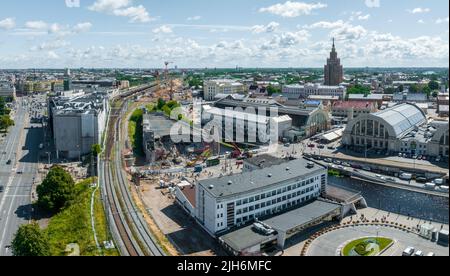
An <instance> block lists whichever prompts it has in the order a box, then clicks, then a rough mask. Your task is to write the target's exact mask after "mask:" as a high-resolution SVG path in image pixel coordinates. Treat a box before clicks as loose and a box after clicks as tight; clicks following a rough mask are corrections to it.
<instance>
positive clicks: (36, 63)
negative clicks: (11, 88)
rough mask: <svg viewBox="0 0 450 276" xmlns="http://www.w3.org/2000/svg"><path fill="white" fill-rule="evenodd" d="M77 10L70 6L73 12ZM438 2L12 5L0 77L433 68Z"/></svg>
mask: <svg viewBox="0 0 450 276" xmlns="http://www.w3.org/2000/svg"><path fill="white" fill-rule="evenodd" d="M78 4H79V5H78ZM448 6H449V2H448V1H447V0H395V1H392V0H318V1H309V0H299V1H295V0H292V1H284V0H227V1H217V0H212V1H211V0H209V1H207V0H164V1H163V0H154V1H151V0H147V1H144V0H67V1H66V0H45V1H35V0H16V1H2V3H1V4H0V68H35V67H42V68H62V67H141V68H142V67H145V68H148V67H162V65H163V62H164V61H166V60H167V61H172V62H174V64H176V65H178V66H179V67H235V66H236V65H238V66H242V67H321V66H323V64H324V62H325V59H326V57H327V55H328V52H329V50H330V47H331V38H332V37H336V40H337V42H336V44H337V49H338V52H339V55H340V57H341V59H342V63H343V64H344V66H346V67H361V66H364V67H365V66H381V67H395V66H407V67H411V66H417V67H418V66H429V67H433V66H442V67H448V59H449V46H448V44H449V32H448V30H449V15H448V9H449V7H448Z"/></svg>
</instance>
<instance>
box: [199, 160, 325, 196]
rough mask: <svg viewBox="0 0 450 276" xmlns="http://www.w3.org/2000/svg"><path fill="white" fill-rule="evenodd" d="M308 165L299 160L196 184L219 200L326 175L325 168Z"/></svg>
mask: <svg viewBox="0 0 450 276" xmlns="http://www.w3.org/2000/svg"><path fill="white" fill-rule="evenodd" d="M308 163H309V161H308V160H306V159H303V158H301V159H297V160H293V161H289V162H286V163H283V164H281V165H276V166H271V167H269V168H265V169H261V170H255V171H252V172H246V173H242V174H236V175H231V176H224V177H220V178H212V179H205V180H200V181H199V183H198V184H199V185H200V186H202V187H203V188H204V189H205V191H206V192H208V193H210V194H211V195H212V196H213V197H215V198H221V197H228V196H233V195H239V194H244V193H248V192H252V191H258V190H260V189H264V188H268V187H270V186H272V185H276V184H278V183H280V182H284V181H288V180H291V179H294V178H304V177H307V176H309V175H312V174H316V173H318V172H320V171H324V173H326V170H327V169H326V168H325V167H323V166H321V165H318V164H316V163H314V167H312V168H308V167H307V165H308Z"/></svg>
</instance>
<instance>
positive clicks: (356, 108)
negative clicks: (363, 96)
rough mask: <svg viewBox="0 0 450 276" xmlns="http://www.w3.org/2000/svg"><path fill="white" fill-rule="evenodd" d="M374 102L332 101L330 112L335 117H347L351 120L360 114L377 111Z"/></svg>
mask: <svg viewBox="0 0 450 276" xmlns="http://www.w3.org/2000/svg"><path fill="white" fill-rule="evenodd" d="M377 111H378V109H377V107H376V104H375V103H373V102H360V101H339V102H335V103H333V105H332V107H331V114H332V115H333V117H336V118H347V119H348V120H353V119H354V118H357V117H358V116H360V115H363V114H370V113H374V112H377Z"/></svg>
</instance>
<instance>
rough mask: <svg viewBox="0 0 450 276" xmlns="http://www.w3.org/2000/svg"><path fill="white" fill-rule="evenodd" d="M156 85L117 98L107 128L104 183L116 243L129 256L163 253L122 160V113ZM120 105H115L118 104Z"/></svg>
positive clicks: (159, 254) (103, 167)
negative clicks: (136, 200) (133, 194)
mask: <svg viewBox="0 0 450 276" xmlns="http://www.w3.org/2000/svg"><path fill="white" fill-rule="evenodd" d="M155 87H156V85H149V86H147V87H145V88H142V89H140V90H133V91H130V92H128V93H126V94H125V95H121V96H120V97H119V98H117V99H116V100H115V101H114V104H113V107H114V108H112V109H111V113H110V116H109V123H108V129H107V131H108V132H107V136H106V137H107V138H106V142H105V145H104V147H105V155H104V160H102V163H103V164H102V167H101V168H102V169H103V175H104V179H103V180H104V186H103V185H102V188H104V189H105V193H106V199H105V200H106V201H107V203H108V204H107V206H106V208H108V210H109V211H110V212H111V216H112V218H113V220H112V221H110V223H114V225H110V227H111V228H112V229H115V230H117V235H115V239H119V241H117V240H116V244H118V245H119V247H120V249H121V250H120V251H121V254H122V255H126V256H164V255H165V253H164V251H163V250H162V249H161V248H160V247H159V245H158V243H157V240H156V238H155V237H154V236H153V235H152V233H151V232H150V230H149V229H148V226H147V223H146V221H145V219H144V217H143V215H142V214H141V213H140V211H139V210H138V208H136V206H135V204H134V201H133V198H132V195H131V190H130V186H129V183H128V179H127V178H126V176H125V175H124V171H123V167H122V166H123V163H122V160H121V149H122V147H121V145H120V142H121V139H120V138H121V137H120V133H121V132H120V124H121V116H122V115H123V114H124V112H125V111H126V106H127V104H128V100H129V99H130V98H131V97H133V96H135V95H136V94H139V93H143V92H144V93H145V92H148V91H152V89H154V88H155ZM117 103H118V104H119V106H118V107H115V106H116V104H117Z"/></svg>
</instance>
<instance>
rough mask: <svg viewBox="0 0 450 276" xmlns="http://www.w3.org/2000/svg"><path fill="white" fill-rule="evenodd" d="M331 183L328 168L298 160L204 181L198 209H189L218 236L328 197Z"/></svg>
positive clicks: (198, 189)
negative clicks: (326, 194) (327, 188)
mask: <svg viewBox="0 0 450 276" xmlns="http://www.w3.org/2000/svg"><path fill="white" fill-rule="evenodd" d="M327 181H328V179H327V169H326V168H325V167H322V166H320V165H317V164H315V163H312V162H309V161H307V160H305V159H298V160H294V161H290V162H286V163H283V164H281V165H274V166H271V167H268V168H264V169H260V170H255V171H251V172H246V173H242V174H238V175H232V176H226V177H221V178H216V179H205V180H200V181H199V182H198V185H197V186H196V191H195V194H196V195H195V204H193V206H195V207H193V206H192V205H191V207H190V208H187V209H190V210H194V211H193V213H195V216H196V218H197V220H198V221H199V223H200V224H202V225H203V226H204V228H205V229H206V230H207V231H208V232H209V233H211V234H212V235H217V234H220V233H221V232H224V231H227V230H229V229H231V228H233V227H236V226H241V225H244V224H247V223H249V222H252V221H254V220H255V219H257V218H264V217H267V216H272V215H275V214H278V213H280V212H283V211H286V210H288V209H291V208H294V207H296V206H301V205H302V204H304V203H306V202H309V201H312V200H315V199H317V198H319V196H320V195H322V194H324V193H326V186H327ZM190 191H191V190H190ZM178 194H181V193H178ZM177 200H178V201H179V202H181V201H182V200H180V199H178V198H177ZM186 201H187V200H186ZM186 201H185V202H186ZM185 202H184V203H183V204H186V203H185Z"/></svg>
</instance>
